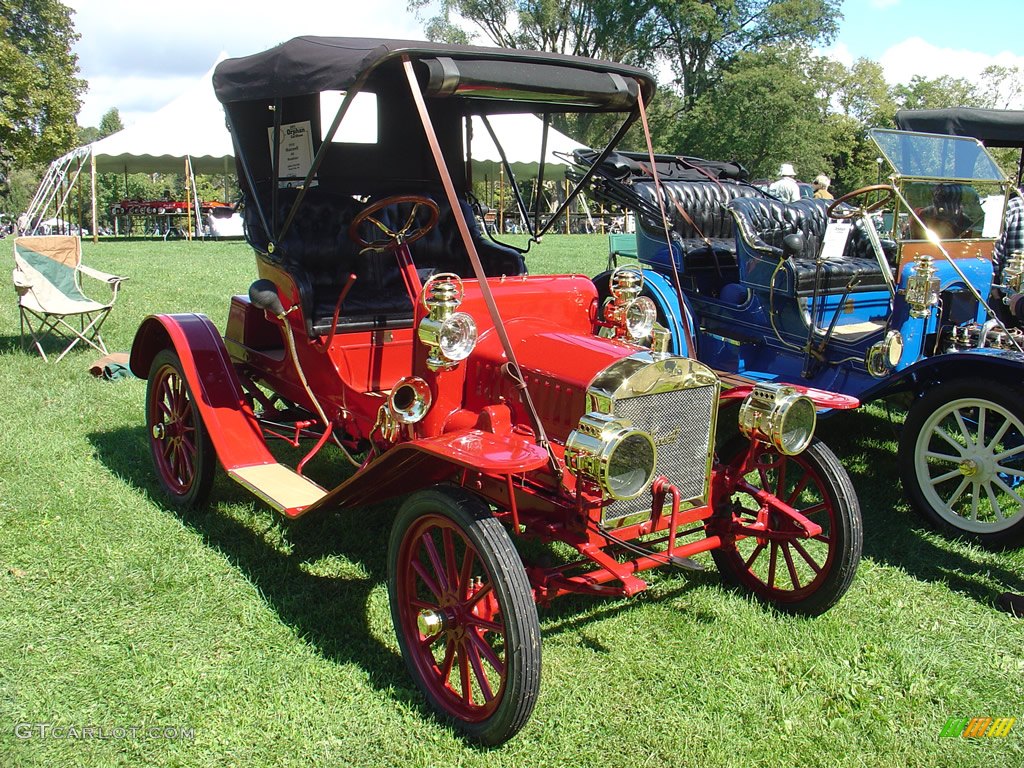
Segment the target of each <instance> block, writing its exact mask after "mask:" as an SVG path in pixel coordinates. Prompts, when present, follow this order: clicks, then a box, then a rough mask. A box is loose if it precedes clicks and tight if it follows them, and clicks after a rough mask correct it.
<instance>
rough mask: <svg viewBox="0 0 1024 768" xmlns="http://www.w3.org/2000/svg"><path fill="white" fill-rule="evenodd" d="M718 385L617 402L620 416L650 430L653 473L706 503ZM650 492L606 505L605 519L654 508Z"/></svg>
mask: <svg viewBox="0 0 1024 768" xmlns="http://www.w3.org/2000/svg"><path fill="white" fill-rule="evenodd" d="M716 396H717V391H716V388H715V387H714V386H701V387H693V388H690V389H678V390H675V391H672V392H659V393H657V394H654V395H641V396H639V397H630V398H623V399H619V400H616V402H615V415H616V416H619V417H622V418H626V419H629V420H630V421H632V422H633V426H634V427H636V428H637V429H641V430H643V431H645V432H647V433H649V434H650V435H651V436H652V437H653V438H654V442H655V444H656V445H657V447H658V463H657V468H656V469H655V472H654V476H655V477H657V476H658V475H664V476H665V477H667V478H668V481H669V482H670V483H672V484H673V485H675V486H676V487H677V488H678V489H679V491H680V498H681V499H683V500H686V499H693V500H696V501H697V502H698V503H704V502H705V501H706V496H707V467H708V453H709V450H710V441H711V422H712V417H713V415H714V413H715V409H716V407H717V402H716ZM650 509H651V495H650V493H642V494H640V495H639V496H637V497H636V498H635V499H629V500H627V501H617V502H615V503H614V504H611V505H609V506H608V507H605V510H604V521H605V522H606V523H614V522H616V521H619V520H622V519H624V518H627V517H632V516H634V515H638V514H640V513H646V512H650Z"/></svg>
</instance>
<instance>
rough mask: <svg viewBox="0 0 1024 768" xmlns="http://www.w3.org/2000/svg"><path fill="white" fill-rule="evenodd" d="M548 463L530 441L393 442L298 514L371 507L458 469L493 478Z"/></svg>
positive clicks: (471, 434)
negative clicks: (362, 505)
mask: <svg viewBox="0 0 1024 768" xmlns="http://www.w3.org/2000/svg"><path fill="white" fill-rule="evenodd" d="M547 463H548V453H547V451H546V450H544V449H543V448H541V447H540V446H539V445H537V444H536V443H534V442H533V441H532V440H529V439H525V438H523V437H518V436H514V437H513V436H508V435H494V434H491V433H489V432H485V431H483V430H479V429H466V430H460V431H458V432H449V433H446V434H443V435H438V436H437V437H428V438H424V439H422V440H414V441H412V442H408V443H399V444H398V445H396V446H393V447H392V448H390V449H389V450H388V451H387V452H385V453H384V455H383V456H379V457H378V458H376V459H374V460H373V461H372V462H371V463H370V464H369V466H367V467H365V468H364V469H362V470H360V471H359V472H356V473H355V474H354V475H352V477H350V478H349V479H348V480H346V481H345V482H344V483H342V484H341V485H339V486H338V487H337V488H335V489H334V490H332V491H330V492H329V493H327V495H326V496H324V497H323V498H322V499H321V500H319V501H317V502H314V503H313V504H311V505H310V506H309V507H307V508H305V509H304V510H302V512H303V513H305V512H310V511H312V510H314V509H323V508H327V509H332V508H335V507H348V506H358V505H360V504H374V503H377V502H380V501H383V500H384V499H387V498H390V497H392V496H399V495H402V494H406V493H410V492H412V491H415V490H418V489H420V488H426V487H427V486H430V485H435V484H436V483H440V482H443V481H445V480H448V479H450V478H451V477H452V476H454V475H455V474H456V473H458V472H461V471H463V470H470V471H473V472H483V473H485V474H491V475H496V476H502V475H516V474H522V473H525V472H530V471H533V470H536V469H539V468H541V467H543V466H545V465H546V464H547Z"/></svg>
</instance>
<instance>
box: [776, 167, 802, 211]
mask: <svg viewBox="0 0 1024 768" xmlns="http://www.w3.org/2000/svg"><path fill="white" fill-rule="evenodd" d="M768 191H769V192H770V193H771V194H773V195H775V197H777V198H779V200H781V201H782V202H784V203H792V202H795V201H797V200H799V199H800V186H799V185H798V184H797V183H796V170H795V169H794V168H793V165H792V164H791V163H783V164H782V165H780V166H779V180H778V181H776V182H775V183H774V184H772V185H771V186H770V187H768Z"/></svg>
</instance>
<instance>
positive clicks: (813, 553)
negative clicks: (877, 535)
mask: <svg viewBox="0 0 1024 768" xmlns="http://www.w3.org/2000/svg"><path fill="white" fill-rule="evenodd" d="M742 450H745V446H744V448H743V449H742ZM726 458H728V459H729V460H730V461H729V462H727V463H731V462H736V461H740V460H742V458H743V454H742V452H741V449H740V448H738V447H737V448H734V449H733V451H732V452H731V453H730V455H729V456H728V457H726ZM749 470H750V471H748V472H747V473H746V474H745V475H744V477H743V479H744V481H745V482H746V483H747V484H749V486H750V487H749V488H746V489H745V488H742V487H737V488H736V489H735V490H733V492H732V493H731V494H729V498H728V499H726V500H725V501H724V502H722V503H721V506H720V508H719V509H718V510H716V516H715V518H713V522H712V523H711V525H712V526H713V527H714V528H715V530H716V531H720V532H722V533H723V534H725V536H723V538H725V539H726V542H727V543H726V545H725V546H723V547H722V548H721V549H719V550H714V551H713V552H712V555H713V557H714V559H715V563H716V564H717V565H718V569H719V571H720V572H721V574H722V579H723V580H724V581H726V582H727V583H731V584H733V585H736V586H739V587H742V588H744V589H746V590H749V591H750V592H752V593H753V594H754V595H755V596H757V597H758V598H759V599H760V600H763V601H764V602H767V603H770V604H772V605H774V606H775V607H777V608H778V609H780V610H782V611H786V612H788V613H799V614H804V615H807V616H817V615H818V614H821V613H823V612H825V611H826V610H828V609H829V608H830V607H831V606H833V605H834V604H835V603H836V601H838V600H839V598H840V597H842V595H843V594H844V593H845V592H846V590H847V589H848V588H849V586H850V583H851V582H852V581H853V576H854V573H855V572H856V570H857V564H858V563H859V562H860V556H861V550H862V548H863V529H862V523H861V516H860V506H859V505H858V503H857V496H856V493H855V491H854V489H853V484H852V482H851V481H850V477H849V475H847V473H846V470H845V469H843V466H842V464H840V462H839V459H838V458H836V455H835V454H834V453H832V451H831V450H830V449H829V448H828V447H826V446H825V445H824V443H821V442H819V441H817V440H814V441H812V442H811V444H810V445H809V446H808V448H807V450H805V451H804V452H803V453H800V454H797V455H796V456H785V455H783V454H781V453H778V452H777V451H775V450H774V449H771V448H765V449H764V450H762V451H761V452H760V453H759V455H758V456H757V457H756V459H755V460H754V462H753V466H751V467H750V468H749ZM752 490H753V491H754V492H757V491H764V492H767V493H768V494H771V496H772V497H774V499H777V500H778V501H780V502H782V504H785V505H787V506H789V507H791V508H792V509H794V510H796V511H797V512H799V513H800V514H801V515H803V516H804V517H805V518H807V519H808V520H810V521H811V522H813V523H816V524H817V525H819V526H820V527H821V533H820V534H818V535H816V536H813V537H811V538H805V537H803V536H801V535H800V534H801V529H800V527H799V526H798V525H797V523H796V522H795V521H794V520H793V518H792V517H790V516H788V515H786V514H785V513H783V512H780V511H779V510H778V509H773V508H772V507H773V500H768V499H763V498H762V500H760V501H759V500H758V499H757V498H756V497H755V496H754V493H752ZM741 526H742V527H745V528H747V529H748V530H746V531H744V530H741ZM749 529H754V530H753V531H751V530H749ZM758 531H762V532H763V535H759V533H758ZM729 532H731V533H732V534H733V535H734V536H735V539H734V540H733V541H732V542H731V543H729V541H730V538H732V537H731V536H730V535H729ZM740 536H744V537H745V538H740Z"/></svg>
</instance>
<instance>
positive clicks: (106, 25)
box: [66, 0, 423, 125]
mask: <svg viewBox="0 0 1024 768" xmlns="http://www.w3.org/2000/svg"><path fill="white" fill-rule="evenodd" d="M66 2H67V4H68V5H69V6H71V7H72V8H73V9H74V10H75V13H74V15H73V16H72V20H73V21H74V24H75V28H76V30H77V31H78V32H79V33H80V34H81V40H79V42H78V44H77V45H76V46H75V52H76V53H77V54H78V59H79V67H80V69H81V72H80V76H81V77H83V78H85V79H86V80H88V81H89V91H88V93H87V94H86V95H85V97H84V99H83V105H82V110H81V112H80V113H79V117H78V120H79V123H80V124H81V125H98V124H99V121H100V118H101V117H102V116H103V114H104V113H105V112H106V111H107V110H108V109H110V108H111V107H117V109H118V111H119V112H121V117H122V120H123V121H124V122H125V124H129V123H130V122H131V121H132V118H134V117H135V116H137V115H139V114H144V113H146V112H151V111H153V110H155V109H157V108H159V107H160V106H163V105H164V104H166V103H167V102H169V101H171V100H172V99H173V98H174V97H175V96H178V95H179V94H180V93H181V92H182V91H183V90H185V88H187V87H188V85H189V84H190V83H192V82H194V81H195V79H196V78H198V77H200V76H202V75H203V73H204V72H206V70H207V69H209V67H210V66H211V65H212V64H213V62H214V61H216V59H217V56H218V54H219V53H220V52H222V51H226V52H227V53H228V54H229V55H231V56H245V55H248V54H251V53H257V52H258V51H262V50H266V49H267V48H270V47H272V46H274V45H276V44H278V43H281V42H284V41H285V40H289V39H291V38H293V37H297V36H299V35H326V36H338V37H383V38H411V39H422V37H423V33H422V30H421V28H420V24H419V22H418V21H417V20H416V19H415V18H414V17H413V16H412V15H411V14H410V13H409V12H408V0H366V2H359V3H356V2H351V0H342V1H341V2H330V3H325V2H302V1H301V0H299V2H290V3H288V2H285V3H282V2H280V0H245V2H238V1H237V0H220V1H218V2H209V1H208V0H175V2H174V3H173V4H172V5H171V6H166V7H165V6H159V10H158V9H157V6H154V5H153V4H151V3H125V2H121V0H66Z"/></svg>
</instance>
